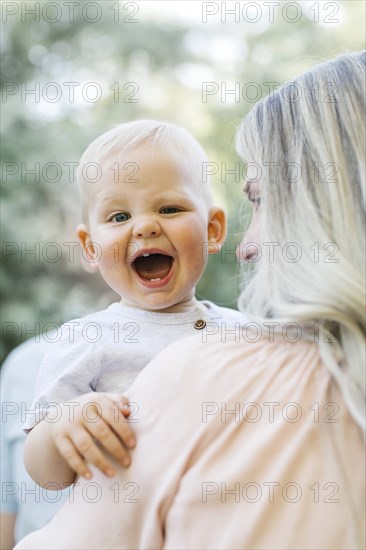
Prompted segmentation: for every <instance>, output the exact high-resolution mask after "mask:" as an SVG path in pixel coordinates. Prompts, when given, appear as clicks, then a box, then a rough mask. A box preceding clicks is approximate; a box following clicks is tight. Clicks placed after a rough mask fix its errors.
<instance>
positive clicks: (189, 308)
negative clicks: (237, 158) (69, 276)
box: [25, 120, 245, 489]
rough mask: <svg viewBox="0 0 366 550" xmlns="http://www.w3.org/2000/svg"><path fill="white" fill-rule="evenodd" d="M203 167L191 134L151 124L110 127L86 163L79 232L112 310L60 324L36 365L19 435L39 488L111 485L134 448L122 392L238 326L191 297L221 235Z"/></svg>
mask: <svg viewBox="0 0 366 550" xmlns="http://www.w3.org/2000/svg"><path fill="white" fill-rule="evenodd" d="M204 162H207V159H206V157H205V154H204V152H203V150H202V148H201V147H200V145H199V144H198V143H197V142H196V141H195V140H194V138H193V137H192V136H191V135H190V134H189V133H188V132H187V131H185V130H184V129H182V128H180V127H178V126H175V125H173V124H169V123H165V122H155V121H149V120H141V121H135V122H131V123H126V124H121V125H119V126H117V127H116V128H114V129H112V130H110V131H108V132H106V133H105V134H103V135H102V136H100V137H99V138H98V139H96V140H95V141H94V142H93V143H92V144H91V145H90V146H89V147H88V148H87V150H86V151H85V153H84V154H83V156H82V158H81V162H80V166H79V170H78V185H79V190H80V195H81V203H82V215H83V223H82V224H81V225H79V226H78V228H77V234H78V237H79V240H80V243H81V246H82V248H83V251H84V256H85V257H86V258H87V259H88V261H89V263H90V266H91V267H92V268H93V269H98V270H99V271H100V273H101V275H102V277H103V279H104V280H105V282H106V283H107V284H108V285H109V286H110V287H111V288H112V289H113V290H114V291H115V292H116V293H117V294H118V295H119V296H120V301H119V302H117V303H114V304H112V305H111V306H109V307H108V308H107V309H105V310H103V311H99V312H97V313H94V314H92V315H89V316H87V317H85V318H82V319H76V320H74V321H70V322H69V323H66V324H65V325H63V326H62V327H61V331H60V332H61V337H60V339H59V340H58V342H56V343H55V344H54V345H53V346H52V348H53V349H52V350H51V352H50V353H49V354H48V355H47V356H46V358H45V360H44V362H43V364H42V366H41V371H40V374H39V378H38V382H37V385H36V399H35V404H34V410H33V412H31V413H30V414H28V417H29V418H28V422H26V426H25V429H26V430H27V431H30V433H29V435H28V437H27V441H26V445H25V464H26V467H27V470H28V472H29V473H30V475H31V476H32V478H33V479H34V480H35V481H36V482H37V483H39V484H40V485H42V486H44V487H47V488H49V489H58V488H59V489H62V488H64V487H67V486H69V485H71V484H72V483H74V481H75V477H76V475H79V476H84V477H85V478H86V479H90V478H91V477H92V472H91V468H90V467H89V466H88V464H89V465H94V466H95V467H97V468H98V469H100V470H101V471H102V472H103V473H104V474H106V475H107V476H114V475H115V468H114V467H113V465H112V462H111V461H110V460H108V459H107V458H106V455H107V453H106V451H107V452H109V453H110V455H112V457H114V459H116V460H117V461H118V462H119V463H121V464H122V465H123V466H128V465H129V464H130V457H129V453H128V450H129V449H131V448H133V447H134V445H135V443H136V442H135V438H134V434H133V431H132V429H131V422H124V421H123V420H124V418H125V416H130V420H131V421H132V422H133V419H132V418H133V414H134V411H133V406H132V405H129V406H127V399H126V398H124V397H123V395H122V394H123V392H124V391H125V390H126V389H127V388H128V387H129V386H130V385H131V383H132V382H133V381H134V379H135V378H136V376H137V375H138V373H139V372H140V371H141V370H142V369H143V368H144V367H145V366H146V365H147V363H148V362H149V361H150V360H151V359H152V358H153V357H154V356H155V355H156V354H157V353H158V352H159V351H161V350H162V349H163V348H164V347H165V346H166V345H167V344H169V343H170V342H172V341H173V340H175V339H177V338H181V337H184V336H189V335H190V334H193V333H197V331H200V330H202V329H204V328H205V326H206V325H207V324H208V323H217V324H220V325H221V324H222V323H226V324H227V325H232V326H234V325H236V324H237V323H244V322H245V319H243V316H242V315H241V314H239V312H237V311H235V310H230V309H227V308H222V307H218V306H216V305H214V304H213V303H211V302H207V301H203V302H199V301H197V300H196V298H195V286H196V284H197V282H198V281H199V279H200V277H201V276H202V274H203V271H204V269H205V265H206V262H207V254H215V253H217V252H218V251H219V250H220V244H221V243H222V242H223V241H224V239H225V236H226V221H225V214H224V212H223V210H222V209H221V208H219V207H216V206H214V204H213V199H212V196H211V191H210V187H209V184H208V183H207V182H206V181H202V167H203V163H204ZM172 368H174V365H172ZM146 391H149V388H146Z"/></svg>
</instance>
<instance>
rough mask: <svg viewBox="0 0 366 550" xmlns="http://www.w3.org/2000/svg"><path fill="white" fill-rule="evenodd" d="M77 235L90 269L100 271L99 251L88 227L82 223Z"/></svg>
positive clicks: (78, 227)
mask: <svg viewBox="0 0 366 550" xmlns="http://www.w3.org/2000/svg"><path fill="white" fill-rule="evenodd" d="M76 234H77V236H78V239H79V242H80V244H81V247H82V249H83V259H84V260H85V261H86V262H88V267H89V268H90V269H92V270H93V271H94V270H95V269H98V263H99V262H98V260H99V258H98V251H97V250H96V247H95V246H94V243H93V241H92V239H91V235H90V232H89V229H88V227H87V226H86V225H85V224H83V223H81V224H80V225H78V226H77V228H76Z"/></svg>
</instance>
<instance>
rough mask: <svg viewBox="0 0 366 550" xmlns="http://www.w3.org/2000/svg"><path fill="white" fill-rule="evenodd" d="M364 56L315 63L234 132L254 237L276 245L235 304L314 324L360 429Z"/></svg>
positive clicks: (364, 304) (365, 305)
mask: <svg viewBox="0 0 366 550" xmlns="http://www.w3.org/2000/svg"><path fill="white" fill-rule="evenodd" d="M365 63H366V53H365V52H356V53H351V54H345V55H341V56H339V57H337V58H336V59H334V60H331V61H327V62H324V63H321V64H319V65H317V66H315V67H314V68H313V69H311V70H309V71H307V72H305V73H304V74H301V75H300V76H298V77H297V78H295V79H294V80H293V81H292V82H290V83H288V84H286V85H284V86H282V87H281V88H280V89H278V90H277V91H275V92H274V93H273V94H271V95H270V96H268V97H266V98H265V99H264V100H262V101H260V102H259V103H257V104H256V105H255V107H254V108H253V109H252V111H251V112H250V113H249V115H248V116H247V117H246V118H245V119H244V121H243V122H242V123H241V125H240V127H239V129H238V133H237V150H238V153H239V154H240V156H241V157H243V158H244V159H245V160H246V161H248V162H253V163H256V167H257V171H258V175H259V179H260V194H261V206H260V210H261V213H260V215H261V229H260V231H261V235H260V240H261V242H262V243H273V244H272V250H274V248H273V247H276V250H279V251H281V253H279V254H276V256H275V259H274V261H273V257H271V256H270V255H269V254H262V258H261V259H260V260H259V261H258V262H257V263H256V265H255V269H254V272H253V277H252V278H251V280H250V282H249V283H248V284H246V285H245V287H244V290H243V291H242V293H241V296H240V298H239V308H240V309H242V310H245V311H246V312H247V313H249V314H250V315H252V316H253V317H254V318H256V319H258V320H261V321H262V322H263V321H264V320H265V319H268V318H271V321H278V322H280V323H281V324H282V323H287V322H298V323H299V324H301V326H303V327H305V329H306V327H308V330H307V331H306V330H305V333H306V335H307V337H310V336H312V337H314V335H315V332H314V327H315V326H318V327H319V333H318V336H319V346H320V353H321V355H322V357H323V359H324V361H325V364H326V365H327V366H328V368H329V369H330V371H331V372H332V374H333V376H334V377H335V378H336V380H337V381H338V383H339V385H340V387H341V390H342V392H343V395H344V397H345V400H346V403H347V406H348V408H349V410H350V413H351V414H352V415H353V417H354V418H355V420H356V421H357V422H358V423H359V424H360V425H361V426H363V428H365V373H364V368H365V310H366V301H365V234H366V231H365V229H366V228H365V199H366V197H365V150H366V148H365ZM276 243H278V244H276ZM289 243H292V244H289ZM268 250H269V245H268ZM310 326H312V327H313V329H312V330H310ZM342 352H343V353H342ZM342 357H343V360H342Z"/></svg>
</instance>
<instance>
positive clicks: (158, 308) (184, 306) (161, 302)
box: [120, 292, 197, 313]
mask: <svg viewBox="0 0 366 550" xmlns="http://www.w3.org/2000/svg"><path fill="white" fill-rule="evenodd" d="M159 294H160V293H157V292H155V293H152V294H150V295H148V296H146V299H145V300H139V301H138V300H136V301H133V300H126V299H124V298H123V297H122V296H121V301H120V304H121V305H122V306H124V307H130V308H133V309H141V310H142V311H155V312H156V313H181V312H185V311H189V310H191V309H192V310H193V309H194V308H195V307H196V303H197V302H196V299H195V297H194V294H192V296H189V297H187V298H183V299H182V300H179V301H177V300H174V299H173V298H172V299H171V300H167V299H166V296H159Z"/></svg>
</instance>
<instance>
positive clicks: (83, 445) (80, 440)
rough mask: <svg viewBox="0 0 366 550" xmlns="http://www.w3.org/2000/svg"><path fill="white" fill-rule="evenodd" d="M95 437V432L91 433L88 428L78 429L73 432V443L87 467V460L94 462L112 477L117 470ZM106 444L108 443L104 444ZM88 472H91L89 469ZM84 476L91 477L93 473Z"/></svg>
mask: <svg viewBox="0 0 366 550" xmlns="http://www.w3.org/2000/svg"><path fill="white" fill-rule="evenodd" d="M109 431H110V430H109ZM113 437H115V436H113ZM95 438H96V436H94V434H93V433H89V432H87V431H86V430H78V431H75V432H74V433H73V434H72V443H73V444H74V446H75V447H76V449H77V450H78V452H79V453H80V455H81V456H82V458H83V460H82V461H83V464H84V467H85V468H86V469H87V467H86V465H85V462H89V463H90V464H94V466H96V467H97V468H98V469H99V470H101V471H102V472H103V473H104V474H105V475H107V476H108V477H112V476H114V475H115V474H116V471H115V469H114V468H113V466H112V465H111V464H110V462H108V460H107V459H106V458H105V456H104V453H103V451H102V450H101V449H100V448H99V446H98V444H97V442H96V439H95ZM116 439H117V438H116ZM103 444H104V443H103ZM120 445H121V444H120ZM104 446H106V445H105V444H104ZM80 468H81V466H80ZM87 470H88V469H87ZM88 472H89V473H90V474H91V472H90V470H88ZM81 475H82V474H81ZM84 477H87V478H89V477H91V475H90V476H84Z"/></svg>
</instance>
